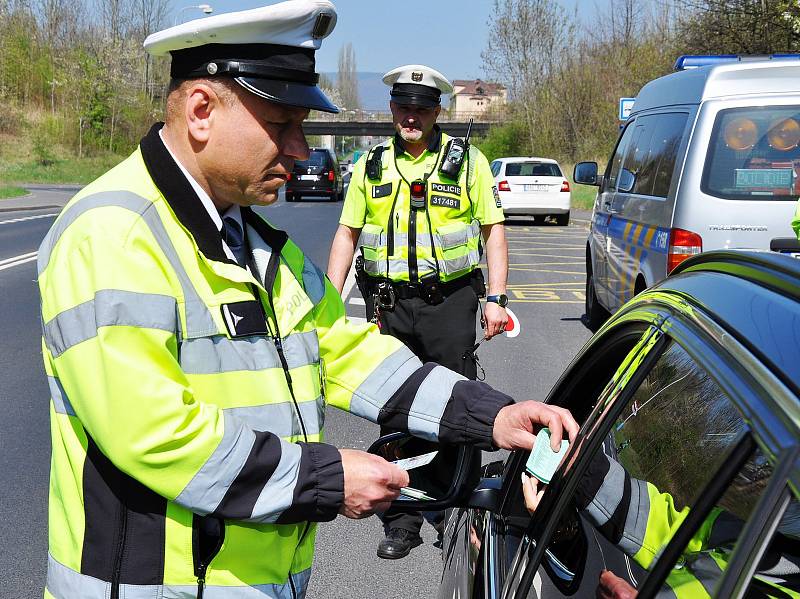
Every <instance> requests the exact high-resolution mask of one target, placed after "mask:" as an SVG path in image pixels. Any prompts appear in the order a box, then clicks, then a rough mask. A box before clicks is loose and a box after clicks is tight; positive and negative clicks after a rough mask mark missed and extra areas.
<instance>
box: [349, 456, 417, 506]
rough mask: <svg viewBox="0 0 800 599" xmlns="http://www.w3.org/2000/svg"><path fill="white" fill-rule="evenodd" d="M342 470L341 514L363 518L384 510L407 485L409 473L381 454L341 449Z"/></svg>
mask: <svg viewBox="0 0 800 599" xmlns="http://www.w3.org/2000/svg"><path fill="white" fill-rule="evenodd" d="M339 453H340V454H341V456H342V469H343V470H344V503H343V504H342V507H341V509H340V510H339V513H340V514H343V515H345V516H347V517H348V518H366V517H367V516H371V515H372V514H373V513H374V512H376V511H385V510H387V509H388V508H389V504H390V503H391V502H392V501H394V500H395V499H397V496H398V495H400V488H401V487H407V486H408V482H409V481H408V473H407V472H406V471H405V470H403V469H402V468H398V467H397V466H395V465H394V464H392V463H390V462H387V461H386V460H384V459H383V458H381V457H378V456H376V455H372V454H371V453H366V452H364V451H357V450H355V449H340V450H339Z"/></svg>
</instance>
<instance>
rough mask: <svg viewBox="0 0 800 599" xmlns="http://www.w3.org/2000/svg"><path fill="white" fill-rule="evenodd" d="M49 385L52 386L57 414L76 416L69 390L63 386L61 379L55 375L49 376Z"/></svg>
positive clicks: (51, 391)
mask: <svg viewBox="0 0 800 599" xmlns="http://www.w3.org/2000/svg"><path fill="white" fill-rule="evenodd" d="M47 385H48V386H49V387H50V398H51V399H52V400H53V409H55V411H56V414H66V415H67V416H75V410H74V409H73V408H72V404H71V403H69V398H68V397H67V392H66V391H64V387H62V386H61V381H59V380H58V379H57V378H56V377H54V376H48V377H47Z"/></svg>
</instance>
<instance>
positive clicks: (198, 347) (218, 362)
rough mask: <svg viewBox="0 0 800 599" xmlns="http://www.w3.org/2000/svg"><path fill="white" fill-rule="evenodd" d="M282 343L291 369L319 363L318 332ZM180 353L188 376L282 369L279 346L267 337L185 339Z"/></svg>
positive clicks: (304, 334) (301, 334)
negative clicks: (277, 347)
mask: <svg viewBox="0 0 800 599" xmlns="http://www.w3.org/2000/svg"><path fill="white" fill-rule="evenodd" d="M282 343H283V353H284V356H286V362H287V363H288V365H289V368H290V369H294V368H300V367H302V366H308V365H310V364H316V363H318V362H319V337H318V336H317V332H316V331H307V332H304V333H292V334H290V335H288V336H287V337H286V338H285V339H284V340H283V341H282ZM179 354H180V364H181V369H183V371H184V372H186V373H187V374H218V373H221V372H235V371H237V370H253V371H258V370H267V369H269V368H281V360H280V356H279V355H278V350H277V349H276V347H275V343H274V342H273V341H272V340H271V339H269V338H267V337H243V338H241V339H228V338H227V337H225V336H223V335H216V336H214V337H200V338H195V339H185V340H184V341H183V342H182V343H181V344H180V351H179Z"/></svg>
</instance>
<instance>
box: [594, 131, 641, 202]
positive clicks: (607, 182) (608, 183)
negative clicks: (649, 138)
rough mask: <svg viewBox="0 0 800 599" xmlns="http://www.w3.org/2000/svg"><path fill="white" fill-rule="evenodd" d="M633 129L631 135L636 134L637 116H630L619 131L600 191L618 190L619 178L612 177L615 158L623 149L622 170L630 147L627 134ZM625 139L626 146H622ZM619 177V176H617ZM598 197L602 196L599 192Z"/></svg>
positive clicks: (620, 162)
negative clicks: (626, 137)
mask: <svg viewBox="0 0 800 599" xmlns="http://www.w3.org/2000/svg"><path fill="white" fill-rule="evenodd" d="M629 130H630V131H631V136H633V135H635V134H636V118H635V117H633V118H630V119H628V120H627V121H626V122H625V126H624V127H623V128H622V131H620V132H619V137H618V138H617V143H616V144H614V150H613V151H612V152H611V156H609V159H608V164H607V165H606V170H605V174H604V175H603V188H602V189H601V190H600V192H601V193H602V192H606V191H608V192H612V191H613V192H616V191H617V179H614V180H613V183H612V179H611V171H612V169H613V168H614V158H615V157H616V155H617V152H618V151H620V150H621V152H622V156H621V158H620V161H619V167H620V168H619V170H622V167H623V166H624V162H625V156H626V154H627V152H628V147H630V143H631V138H628V139H625V134H626V133H627V132H628V131H629ZM623 141H624V142H625V143H626V145H625V147H623V148H620V146H621V145H622V143H623ZM617 178H618V177H617ZM597 197H598V198H599V197H600V194H597Z"/></svg>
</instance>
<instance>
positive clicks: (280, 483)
mask: <svg viewBox="0 0 800 599" xmlns="http://www.w3.org/2000/svg"><path fill="white" fill-rule="evenodd" d="M281 451H282V453H281V459H280V462H278V467H277V468H275V471H274V472H273V473H272V476H270V477H269V480H268V481H267V484H265V485H264V488H263V489H261V493H260V494H259V496H258V499H257V500H256V503H255V505H254V506H253V512H252V514H251V515H250V520H252V521H253V522H260V523H264V524H267V523H270V524H271V523H274V522H275V521H276V520H277V519H278V517H279V516H280V515H281V514H282V513H283V512H284V511H286V510H287V509H289V508H290V507H291V505H292V501H293V500H294V490H295V487H296V486H297V478H298V477H299V476H300V457H301V454H302V452H303V450H302V448H301V447H300V445H297V444H295V443H283V444H282V445H281Z"/></svg>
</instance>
